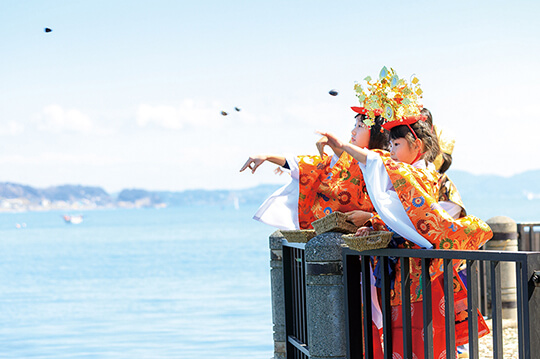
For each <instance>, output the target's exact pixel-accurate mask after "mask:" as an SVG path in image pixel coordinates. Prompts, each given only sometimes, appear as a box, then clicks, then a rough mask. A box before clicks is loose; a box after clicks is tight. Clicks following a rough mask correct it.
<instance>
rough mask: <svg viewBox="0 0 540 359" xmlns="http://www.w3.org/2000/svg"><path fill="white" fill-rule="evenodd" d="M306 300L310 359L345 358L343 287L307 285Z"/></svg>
mask: <svg viewBox="0 0 540 359" xmlns="http://www.w3.org/2000/svg"><path fill="white" fill-rule="evenodd" d="M306 299H307V312H308V328H309V330H308V345H309V353H310V356H311V358H324V357H332V358H336V357H345V356H346V355H347V348H346V331H345V310H344V288H343V286H342V285H334V286H319V285H316V286H312V285H308V286H307V288H306Z"/></svg>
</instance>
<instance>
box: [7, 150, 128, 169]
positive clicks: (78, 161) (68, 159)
mask: <svg viewBox="0 0 540 359" xmlns="http://www.w3.org/2000/svg"><path fill="white" fill-rule="evenodd" d="M121 162H122V160H121V159H120V158H118V157H114V156H110V155H107V156H98V155H95V154H75V153H59V152H44V153H40V154H37V155H30V156H24V155H5V156H1V157H0V164H2V165H68V166H71V165H89V166H107V165H116V164H119V163H121Z"/></svg>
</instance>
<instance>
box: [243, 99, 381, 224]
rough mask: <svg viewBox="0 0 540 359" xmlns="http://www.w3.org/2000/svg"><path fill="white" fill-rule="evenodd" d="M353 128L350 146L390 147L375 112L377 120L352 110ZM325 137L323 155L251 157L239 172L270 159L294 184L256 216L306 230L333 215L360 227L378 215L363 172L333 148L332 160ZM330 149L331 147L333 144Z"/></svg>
mask: <svg viewBox="0 0 540 359" xmlns="http://www.w3.org/2000/svg"><path fill="white" fill-rule="evenodd" d="M352 109H353V111H355V112H356V113H357V114H356V116H355V125H354V127H353V129H352V131H351V140H350V142H351V143H352V144H354V145H356V146H358V147H366V148H371V149H386V148H388V147H387V146H388V131H385V130H384V129H383V128H382V124H383V122H384V119H383V118H382V117H381V116H380V113H375V114H374V115H373V119H371V118H369V117H368V116H367V115H366V113H367V112H366V111H365V109H363V108H360V107H353V108H352ZM325 145H327V139H326V138H324V137H323V138H322V139H321V140H319V141H318V142H317V147H318V149H319V152H320V157H319V156H298V157H290V158H285V157H283V156H271V155H258V156H252V157H249V158H248V160H247V161H246V163H245V164H244V165H243V166H242V168H241V169H240V172H242V171H244V170H246V169H248V168H249V169H251V172H252V173H254V172H255V171H256V169H257V168H258V167H259V166H260V165H261V164H262V163H264V162H265V161H270V162H272V163H275V164H277V165H279V166H282V167H283V168H285V169H287V170H290V172H291V181H290V182H289V184H287V185H285V186H283V187H282V188H280V189H279V190H277V191H276V192H275V193H274V194H272V195H271V196H270V198H268V199H267V200H266V201H265V202H264V203H263V204H262V205H261V207H260V208H259V210H258V211H257V213H256V214H255V216H254V218H255V219H257V220H259V221H261V222H264V223H266V224H269V225H272V226H274V227H277V228H280V229H307V228H312V227H311V223H312V222H313V221H315V220H316V219H319V218H322V217H324V216H326V215H327V214H329V213H332V212H334V211H340V212H344V213H347V215H348V217H349V220H350V221H351V222H353V223H354V224H356V225H357V226H361V225H362V224H364V223H365V222H366V220H368V219H369V218H370V217H371V216H372V213H373V212H374V208H373V205H372V204H371V201H370V200H369V197H368V195H367V191H366V188H365V184H364V180H363V176H362V172H361V170H360V168H359V167H358V165H357V161H356V160H354V159H353V158H352V157H351V156H350V155H349V154H347V153H344V152H343V151H342V150H338V149H335V148H332V149H333V150H334V153H335V155H334V156H327V155H325V154H324V151H323V149H324V146H325ZM330 147H332V146H330Z"/></svg>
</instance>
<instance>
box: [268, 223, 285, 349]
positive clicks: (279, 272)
mask: <svg viewBox="0 0 540 359" xmlns="http://www.w3.org/2000/svg"><path fill="white" fill-rule="evenodd" d="M282 240H283V235H282V234H281V232H280V231H279V230H278V231H275V232H274V233H272V234H271V235H270V283H271V289H272V322H273V324H274V359H285V358H286V357H287V353H286V347H287V346H286V343H287V338H286V337H285V298H284V292H283V245H282Z"/></svg>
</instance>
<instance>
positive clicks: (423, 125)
mask: <svg viewBox="0 0 540 359" xmlns="http://www.w3.org/2000/svg"><path fill="white" fill-rule="evenodd" d="M410 126H411V128H412V129H413V131H414V132H415V133H416V136H417V137H418V138H419V139H420V140H421V141H422V143H423V144H424V157H423V158H424V159H425V160H426V161H428V162H433V161H434V160H435V158H436V157H437V155H438V154H439V152H441V149H440V148H439V141H438V139H437V135H436V134H435V132H434V131H431V126H430V125H429V124H428V123H427V122H425V121H418V122H416V123H413V124H412V125H410ZM390 138H391V139H392V140H396V139H398V138H404V139H406V140H407V143H408V144H409V146H413V144H414V141H415V139H416V137H415V136H414V135H413V133H412V132H411V130H410V129H409V126H407V125H400V126H396V127H393V128H392V129H391V130H390Z"/></svg>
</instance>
